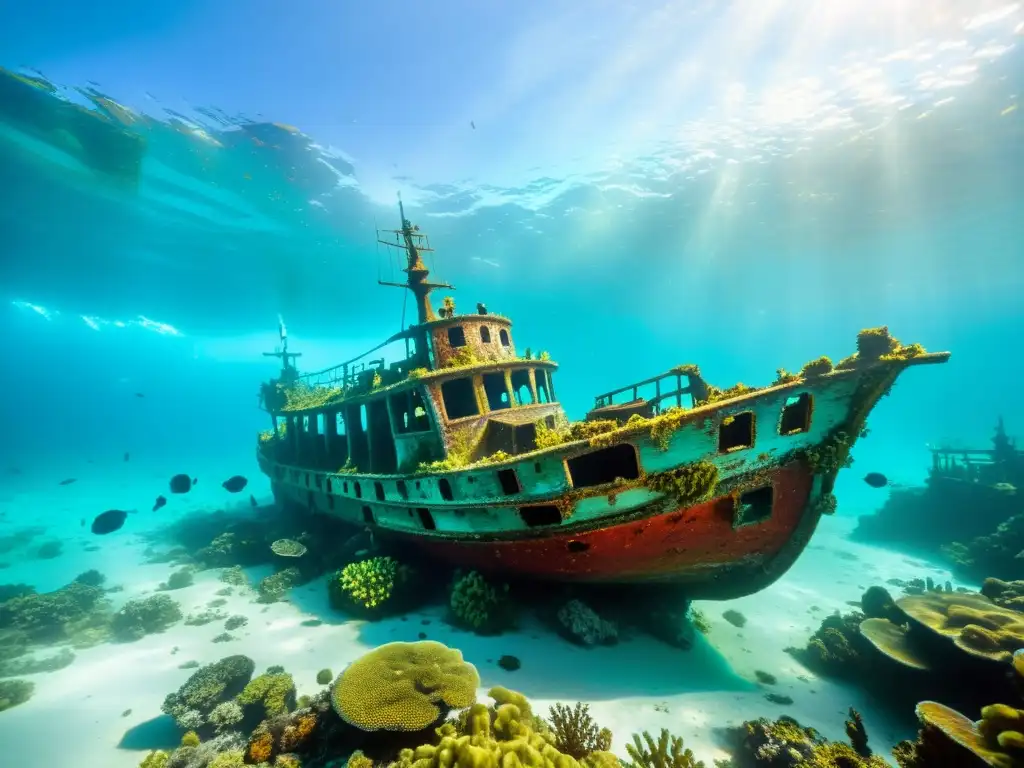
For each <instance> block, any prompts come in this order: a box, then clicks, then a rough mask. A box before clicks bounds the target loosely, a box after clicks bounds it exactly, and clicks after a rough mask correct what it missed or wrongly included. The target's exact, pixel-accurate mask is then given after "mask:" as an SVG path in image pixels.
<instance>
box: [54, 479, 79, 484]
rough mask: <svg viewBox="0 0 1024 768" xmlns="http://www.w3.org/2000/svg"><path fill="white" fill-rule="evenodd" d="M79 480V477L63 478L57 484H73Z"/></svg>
mask: <svg viewBox="0 0 1024 768" xmlns="http://www.w3.org/2000/svg"><path fill="white" fill-rule="evenodd" d="M77 482H78V478H77V477H69V478H68V479H67V480H61V481H60V482H59V483H57V485H71V484H72V483H77Z"/></svg>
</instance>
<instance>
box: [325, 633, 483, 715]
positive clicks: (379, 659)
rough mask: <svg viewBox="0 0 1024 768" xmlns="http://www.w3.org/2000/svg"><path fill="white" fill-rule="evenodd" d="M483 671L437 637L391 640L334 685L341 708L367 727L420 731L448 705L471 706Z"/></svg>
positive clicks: (333, 693)
mask: <svg viewBox="0 0 1024 768" xmlns="http://www.w3.org/2000/svg"><path fill="white" fill-rule="evenodd" d="M479 685H480V676H479V675H478V674H477V671H476V668H475V667H474V666H473V665H472V664H469V663H468V662H466V661H463V659H462V654H461V653H460V652H459V651H458V650H456V649H454V648H448V647H447V646H445V645H442V644H441V643H438V642H434V641H433V640H423V641H420V642H416V643H387V644H386V645H382V646H380V647H379V648H376V649H374V650H372V651H370V652H369V653H367V654H364V655H363V656H361V657H359V658H358V659H356V660H355V661H354V662H353V663H352V664H351V665H349V667H348V668H347V669H346V670H345V671H344V672H342V674H341V677H339V678H338V682H337V683H335V685H334V688H333V690H332V691H331V701H332V703H333V705H334V710H335V712H337V713H338V715H340V716H341V718H342V719H343V720H345V722H347V723H349V724H350V725H354V726H355V727H357V728H360V729H362V730H364V731H419V730H422V729H424V728H426V727H427V726H429V725H430V724H431V723H433V722H435V721H436V720H437V719H438V718H439V717H440V716H441V715H442V714H443V711H444V710H445V709H461V708H462V707H468V706H469V705H471V704H472V703H473V702H474V700H475V699H476V689H477V686H479Z"/></svg>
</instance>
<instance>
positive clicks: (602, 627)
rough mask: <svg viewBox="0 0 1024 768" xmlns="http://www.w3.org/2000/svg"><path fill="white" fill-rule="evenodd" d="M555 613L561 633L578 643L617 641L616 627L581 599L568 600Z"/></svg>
mask: <svg viewBox="0 0 1024 768" xmlns="http://www.w3.org/2000/svg"><path fill="white" fill-rule="evenodd" d="M557 615H558V623H559V624H560V625H561V628H562V630H563V634H565V635H566V636H567V637H568V638H569V639H570V640H572V641H573V642H576V643H579V644H580V645H613V644H615V643H617V642H618V641H619V630H618V627H616V626H615V624H613V623H612V622H610V621H607V620H605V619H602V618H601V617H600V616H598V615H597V613H596V612H595V611H594V610H593V609H592V608H590V606H588V605H586V604H585V603H583V602H582V601H581V600H577V599H572V600H569V601H568V602H566V603H565V605H563V606H562V607H561V608H559V609H558V614H557Z"/></svg>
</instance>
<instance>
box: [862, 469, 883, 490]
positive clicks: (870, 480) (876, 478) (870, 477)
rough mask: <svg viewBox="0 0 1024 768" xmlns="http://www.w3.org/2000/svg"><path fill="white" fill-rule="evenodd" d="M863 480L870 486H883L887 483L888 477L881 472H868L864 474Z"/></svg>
mask: <svg viewBox="0 0 1024 768" xmlns="http://www.w3.org/2000/svg"><path fill="white" fill-rule="evenodd" d="M864 482H865V483H867V484H868V485H870V486H871V487H872V488H883V487H885V486H886V485H888V484H889V478H887V477H886V476H885V475H883V474H882V473H881V472H868V473H867V474H866V475H864Z"/></svg>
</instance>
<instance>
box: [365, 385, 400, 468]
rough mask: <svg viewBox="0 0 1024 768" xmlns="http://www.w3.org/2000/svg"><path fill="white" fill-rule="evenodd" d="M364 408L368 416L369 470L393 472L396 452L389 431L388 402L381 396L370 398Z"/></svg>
mask: <svg viewBox="0 0 1024 768" xmlns="http://www.w3.org/2000/svg"><path fill="white" fill-rule="evenodd" d="M365 408H366V410H367V411H368V412H369V418H370V471H371V472H375V473H378V474H387V473H388V472H394V471H395V470H397V469H398V454H397V453H396V451H395V439H394V434H392V432H391V416H390V415H389V414H388V404H387V402H386V401H385V400H384V399H383V398H381V399H379V400H371V401H370V402H369V403H368V404H367V405H366V406H365Z"/></svg>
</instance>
